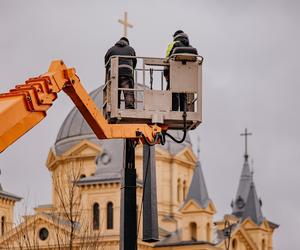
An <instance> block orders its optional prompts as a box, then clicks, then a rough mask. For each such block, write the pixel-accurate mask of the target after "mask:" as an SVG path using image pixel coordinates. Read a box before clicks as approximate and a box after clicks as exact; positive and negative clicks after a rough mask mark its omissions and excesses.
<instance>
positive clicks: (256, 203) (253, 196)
mask: <svg viewBox="0 0 300 250" xmlns="http://www.w3.org/2000/svg"><path fill="white" fill-rule="evenodd" d="M247 218H251V220H252V221H253V222H255V223H256V224H257V225H260V224H261V223H262V222H263V221H264V217H263V214H262V211H261V201H260V200H259V199H258V197H257V193H256V189H255V185H254V182H252V183H251V186H250V191H249V195H248V199H247V202H246V205H245V209H244V212H243V215H242V219H243V220H245V219H247Z"/></svg>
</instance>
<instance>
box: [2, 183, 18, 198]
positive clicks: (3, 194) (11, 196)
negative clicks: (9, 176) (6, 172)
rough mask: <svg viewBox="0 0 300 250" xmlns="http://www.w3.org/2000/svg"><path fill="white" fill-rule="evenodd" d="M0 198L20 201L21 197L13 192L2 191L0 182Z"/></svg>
mask: <svg viewBox="0 0 300 250" xmlns="http://www.w3.org/2000/svg"><path fill="white" fill-rule="evenodd" d="M0 198H4V199H8V200H13V201H20V200H21V199H22V198H21V197H19V196H17V195H15V194H12V193H9V192H6V191H4V190H3V188H2V185H1V184H0Z"/></svg>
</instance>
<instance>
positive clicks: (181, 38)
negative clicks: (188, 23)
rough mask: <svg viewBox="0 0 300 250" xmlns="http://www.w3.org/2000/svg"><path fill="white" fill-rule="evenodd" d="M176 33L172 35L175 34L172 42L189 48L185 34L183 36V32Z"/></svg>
mask: <svg viewBox="0 0 300 250" xmlns="http://www.w3.org/2000/svg"><path fill="white" fill-rule="evenodd" d="M178 31H182V30H178ZM178 31H176V32H177V34H176V32H175V33H174V35H175V34H176V36H173V41H180V42H182V43H183V44H184V45H185V46H189V43H190V42H189V37H188V35H187V34H185V33H184V32H183V31H182V32H178Z"/></svg>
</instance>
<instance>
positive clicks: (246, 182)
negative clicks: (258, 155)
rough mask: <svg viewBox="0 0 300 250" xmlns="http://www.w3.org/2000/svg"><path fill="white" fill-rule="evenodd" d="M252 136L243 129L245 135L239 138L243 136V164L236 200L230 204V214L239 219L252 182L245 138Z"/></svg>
mask: <svg viewBox="0 0 300 250" xmlns="http://www.w3.org/2000/svg"><path fill="white" fill-rule="evenodd" d="M248 135H252V133H248V131H247V128H246V129H245V133H242V134H241V136H245V153H244V164H243V169H242V173H241V177H240V181H239V186H238V190H237V193H236V198H235V200H234V201H233V202H232V204H231V206H232V214H234V215H235V216H237V217H241V216H242V214H243V211H244V209H245V204H246V201H247V198H248V194H249V190H250V186H251V182H252V174H251V170H250V166H249V162H248V157H249V155H248V150H247V148H248V141H247V136H248Z"/></svg>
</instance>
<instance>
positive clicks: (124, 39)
mask: <svg viewBox="0 0 300 250" xmlns="http://www.w3.org/2000/svg"><path fill="white" fill-rule="evenodd" d="M120 41H124V42H125V43H127V45H129V40H128V38H127V37H125V36H123V37H121V39H120Z"/></svg>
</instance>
